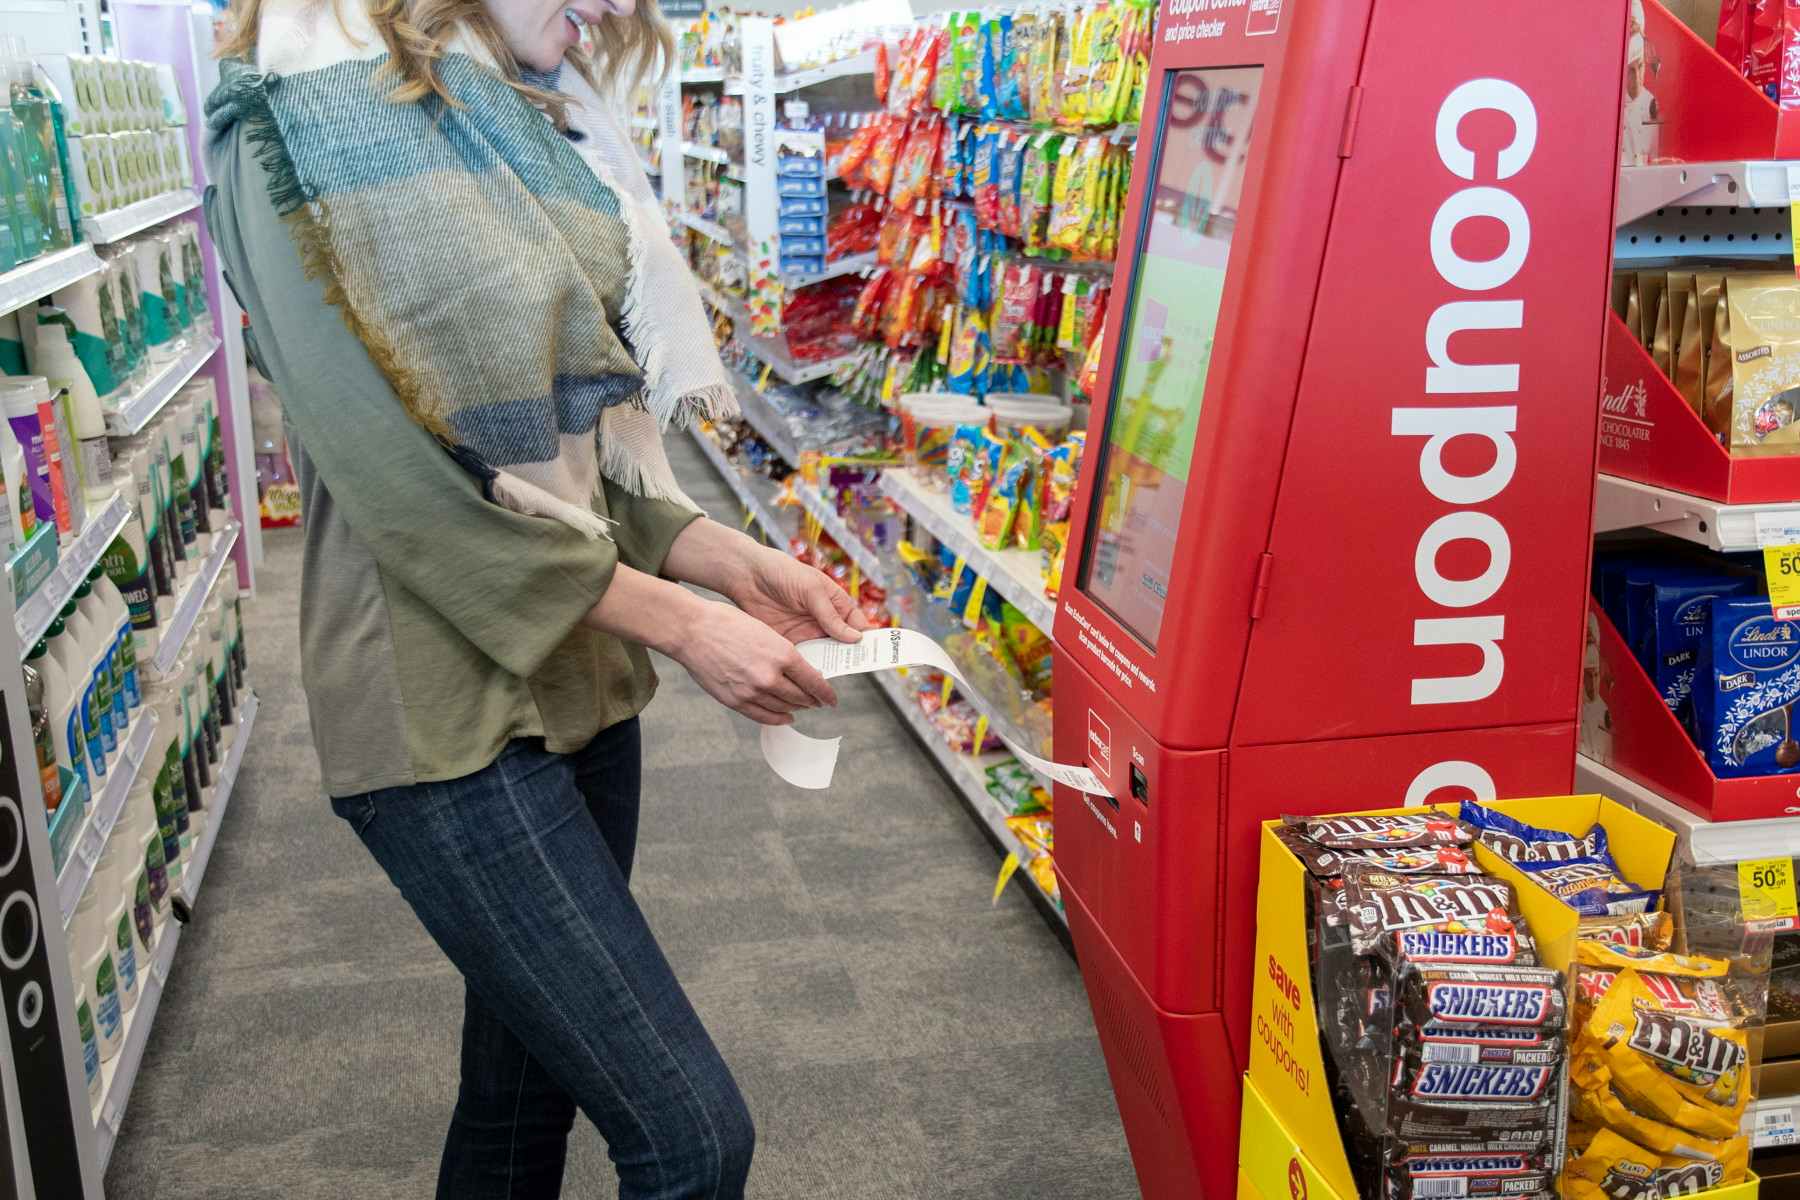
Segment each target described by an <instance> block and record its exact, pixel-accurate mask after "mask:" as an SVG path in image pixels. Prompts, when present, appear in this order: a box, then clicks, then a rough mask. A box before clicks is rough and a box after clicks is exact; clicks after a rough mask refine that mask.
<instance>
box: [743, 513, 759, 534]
mask: <svg viewBox="0 0 1800 1200" xmlns="http://www.w3.org/2000/svg"><path fill="white" fill-rule="evenodd" d="M754 520H756V514H755V513H754V512H752V511H750V510H749V509H747V508H746V509H745V510H744V524H743V528H745V529H748V528H750V522H752V521H754Z"/></svg>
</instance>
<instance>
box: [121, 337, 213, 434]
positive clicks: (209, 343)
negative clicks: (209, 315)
mask: <svg viewBox="0 0 1800 1200" xmlns="http://www.w3.org/2000/svg"><path fill="white" fill-rule="evenodd" d="M220 345H221V343H220V341H219V339H218V338H208V339H207V340H206V341H205V342H204V343H202V344H201V345H198V346H195V347H194V348H193V349H191V350H189V351H188V352H187V353H186V354H183V355H182V356H181V357H179V358H177V359H175V360H174V361H172V362H170V363H169V364H167V365H166V366H164V367H163V368H162V369H161V370H159V371H157V372H156V374H154V375H152V376H151V377H150V378H149V379H148V380H146V381H145V383H144V386H142V387H140V388H139V389H138V390H137V391H136V392H135V393H133V394H132V395H131V396H128V397H127V398H126V399H124V400H123V401H121V402H120V404H119V408H118V411H117V412H109V413H107V414H106V432H107V433H108V434H110V435H112V436H113V437H130V436H131V435H132V434H134V433H136V432H138V430H140V429H142V428H143V427H144V426H146V425H148V424H149V423H150V419H151V418H152V417H154V416H155V415H156V414H157V413H159V412H161V411H162V406H163V405H165V404H167V403H168V402H169V398H170V397H171V396H173V395H174V394H175V393H176V392H178V391H180V390H181V389H182V387H183V386H185V385H186V383H187V381H188V380H190V379H192V378H193V377H194V376H195V374H196V373H198V372H199V370H200V368H201V367H203V366H205V365H206V361H207V360H208V359H209V358H211V357H212V356H213V354H214V352H215V351H217V350H218V348H219V346H220Z"/></svg>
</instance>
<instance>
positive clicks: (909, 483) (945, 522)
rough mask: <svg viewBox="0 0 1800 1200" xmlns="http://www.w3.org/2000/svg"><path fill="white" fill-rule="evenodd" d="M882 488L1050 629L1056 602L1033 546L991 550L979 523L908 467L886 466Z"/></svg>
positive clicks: (992, 584)
mask: <svg viewBox="0 0 1800 1200" xmlns="http://www.w3.org/2000/svg"><path fill="white" fill-rule="evenodd" d="M881 490H882V491H883V492H884V493H885V494H886V495H887V496H888V498H889V499H891V500H892V501H894V503H896V504H898V505H899V506H900V507H901V508H903V509H905V510H906V513H907V515H908V516H910V517H912V518H913V520H915V521H917V522H918V523H919V524H921V525H923V526H924V527H925V528H926V529H927V530H929V531H930V533H931V536H932V537H934V538H936V539H937V540H938V541H940V542H942V543H943V544H944V545H946V546H948V547H950V549H951V551H952V552H953V553H955V554H957V555H959V556H961V558H962V559H963V561H964V562H966V563H968V565H969V566H970V568H972V569H973V570H974V571H975V573H976V574H978V575H980V576H981V577H982V578H984V579H986V580H987V581H988V586H989V587H991V588H993V589H994V590H995V591H997V592H999V593H1000V595H1001V596H1003V597H1005V598H1006V599H1007V600H1009V601H1011V602H1012V605H1013V607H1014V608H1017V609H1018V610H1019V611H1020V612H1022V613H1024V614H1025V617H1026V619H1027V620H1029V621H1030V622H1031V623H1032V624H1033V625H1036V626H1037V627H1038V628H1039V629H1041V630H1043V631H1044V632H1045V633H1049V632H1050V627H1051V624H1052V623H1053V622H1054V621H1055V619H1056V605H1055V604H1054V603H1052V602H1051V601H1050V599H1049V598H1048V597H1047V596H1045V595H1044V582H1043V574H1042V572H1043V566H1042V562H1041V559H1040V557H1039V555H1037V554H1036V553H1035V552H1033V551H1030V550H989V549H988V548H987V547H985V546H983V545H982V544H981V543H980V542H978V541H976V540H975V526H974V524H973V523H972V522H971V521H970V520H969V518H968V517H966V516H964V515H963V514H962V513H959V512H957V511H956V510H955V509H954V508H952V507H951V506H950V499H949V497H947V496H943V495H940V494H938V493H936V492H929V491H926V490H925V489H924V488H923V487H921V486H920V485H919V484H918V483H917V482H915V481H914V480H913V479H912V478H911V477H910V476H909V475H908V474H907V473H906V472H905V471H883V472H882V473H881Z"/></svg>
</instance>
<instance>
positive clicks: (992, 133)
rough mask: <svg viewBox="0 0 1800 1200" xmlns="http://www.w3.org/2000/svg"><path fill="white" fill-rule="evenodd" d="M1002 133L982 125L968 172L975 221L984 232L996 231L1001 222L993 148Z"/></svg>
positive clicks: (998, 185)
mask: <svg viewBox="0 0 1800 1200" xmlns="http://www.w3.org/2000/svg"><path fill="white" fill-rule="evenodd" d="M1000 136H1001V134H1000V130H999V129H998V128H996V127H995V126H993V125H982V126H980V127H978V128H977V129H976V131H975V134H974V138H973V141H974V143H975V148H974V151H973V154H972V156H971V163H970V170H969V194H970V199H972V200H973V201H974V202H975V221H976V223H977V224H979V225H980V226H981V227H982V228H983V229H993V228H995V226H996V224H997V223H998V222H999V220H1000V180H999V179H998V178H997V177H996V176H995V175H994V145H995V143H996V142H998V141H999V140H1000Z"/></svg>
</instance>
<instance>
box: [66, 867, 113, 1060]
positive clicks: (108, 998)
mask: <svg viewBox="0 0 1800 1200" xmlns="http://www.w3.org/2000/svg"><path fill="white" fill-rule="evenodd" d="M104 920H105V914H103V913H102V912H101V911H100V893H99V891H98V889H96V888H95V887H94V884H93V881H91V880H90V881H89V882H88V886H87V889H86V890H85V891H83V892H82V893H81V902H80V903H79V904H77V905H76V906H75V921H74V928H75V936H74V937H73V938H71V939H70V941H69V945H70V947H71V958H72V965H73V966H74V968H75V971H74V975H75V978H76V979H79V980H80V981H81V983H82V985H83V986H84V987H86V988H87V990H88V994H89V995H90V996H92V997H93V998H94V1033H95V1035H96V1037H97V1038H98V1040H99V1043H100V1061H101V1062H111V1061H112V1060H113V1057H114V1056H115V1055H117V1054H118V1053H119V1046H120V1044H121V1043H122V1042H123V1041H124V1039H125V1014H124V1011H123V1010H122V1009H121V1008H120V1007H119V977H118V968H117V966H116V964H114V962H113V956H112V939H110V938H108V937H107V936H106V930H105V927H104Z"/></svg>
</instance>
